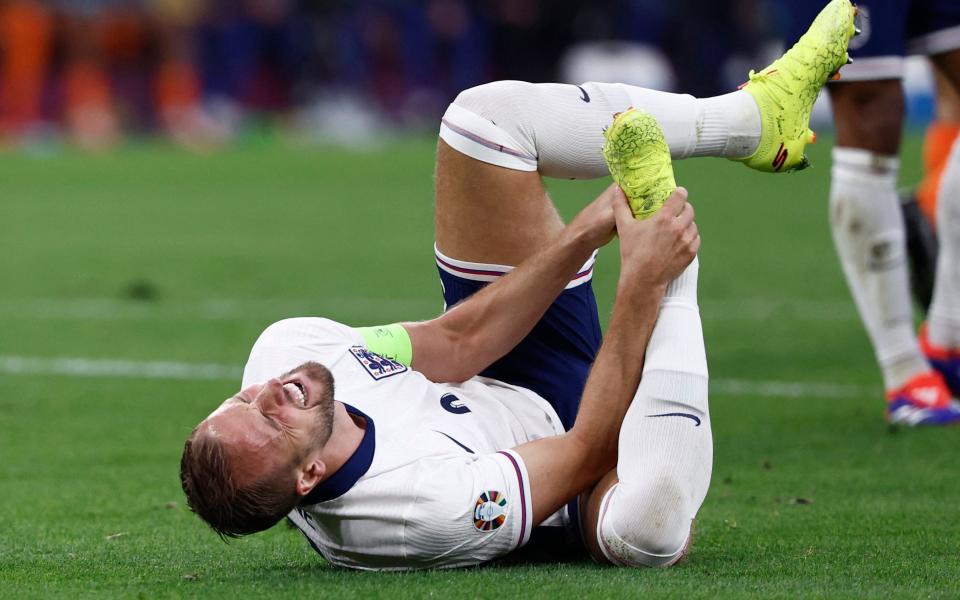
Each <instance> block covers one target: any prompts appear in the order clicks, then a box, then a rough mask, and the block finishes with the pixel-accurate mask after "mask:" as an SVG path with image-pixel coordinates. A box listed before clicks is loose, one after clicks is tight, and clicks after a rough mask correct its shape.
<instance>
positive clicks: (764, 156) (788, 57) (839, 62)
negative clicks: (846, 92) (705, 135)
mask: <svg viewBox="0 0 960 600" xmlns="http://www.w3.org/2000/svg"><path fill="white" fill-rule="evenodd" d="M856 12H857V9H856V7H855V6H854V5H853V4H851V3H850V0H833V1H832V2H830V4H828V5H827V6H826V7H825V8H824V9H823V10H822V11H820V14H819V15H817V18H816V19H815V20H814V21H813V24H812V25H810V29H808V30H807V32H806V33H805V34H803V37H801V38H800V40H799V41H798V42H797V43H796V44H794V46H793V48H790V49H789V50H787V52H786V53H785V54H784V55H783V56H781V57H780V58H778V59H777V60H775V61H774V62H773V63H772V64H771V65H770V66H768V67H767V68H765V69H763V70H762V71H760V72H759V73H757V72H755V71H750V80H749V81H748V82H747V83H745V84H743V85H742V86H741V87H740V89H742V90H743V91H745V92H747V93H748V94H750V95H751V96H753V98H754V100H756V102H757V106H758V107H759V108H760V120H761V123H762V125H763V129H762V131H761V134H760V143H759V145H758V146H757V150H756V152H754V153H753V154H752V155H750V156H748V157H746V158H738V159H734V160H738V161H740V162H743V163H745V164H746V165H747V166H748V167H750V168H751V169H756V170H758V171H766V172H770V173H777V172H785V171H797V170H800V169H805V168H807V167H808V166H810V161H809V159H808V158H807V156H806V155H805V154H804V153H803V149H804V148H805V147H806V145H807V144H809V143H812V142H813V141H814V140H816V135H814V133H813V131H812V130H811V129H810V112H811V111H812V110H813V103H814V102H815V101H816V100H817V96H818V95H819V94H820V90H821V89H822V88H823V86H824V85H825V84H826V83H827V81H828V80H830V79H831V78H835V77H839V71H840V67H842V66H844V65H845V64H847V63H848V62H851V61H850V57H849V56H848V54H847V44H848V43H849V41H850V38H851V37H853V36H854V34H855V33H856V32H857V29H856V27H855V26H854V16H855V15H856Z"/></svg>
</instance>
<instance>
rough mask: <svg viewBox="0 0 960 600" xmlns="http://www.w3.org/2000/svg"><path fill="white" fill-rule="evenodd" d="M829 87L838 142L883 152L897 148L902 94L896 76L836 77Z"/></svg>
mask: <svg viewBox="0 0 960 600" xmlns="http://www.w3.org/2000/svg"><path fill="white" fill-rule="evenodd" d="M829 90H830V100H831V103H832V106H833V118H834V122H835V125H836V129H837V145H838V146H843V147H845V148H860V149H863V150H869V151H870V152H875V153H877V154H884V155H896V154H897V153H898V152H899V151H900V137H901V129H902V127H903V115H904V98H903V85H902V84H901V81H900V80H899V79H882V80H877V81H851V82H843V81H840V82H837V83H834V84H831V85H830V87H829Z"/></svg>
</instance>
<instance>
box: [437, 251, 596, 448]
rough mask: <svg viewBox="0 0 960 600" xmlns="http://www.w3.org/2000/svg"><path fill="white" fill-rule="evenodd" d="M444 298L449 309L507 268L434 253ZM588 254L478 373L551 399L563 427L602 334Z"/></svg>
mask: <svg viewBox="0 0 960 600" xmlns="http://www.w3.org/2000/svg"><path fill="white" fill-rule="evenodd" d="M436 256H437V268H438V270H439V271H440V283H441V285H442V286H443V300H444V302H445V303H446V306H448V307H450V306H453V305H454V304H456V303H458V302H460V301H461V300H463V299H464V298H467V297H469V296H471V295H473V294H474V293H475V292H477V291H478V290H480V289H482V288H483V287H484V286H486V285H487V284H489V283H490V282H491V281H495V280H496V279H497V278H499V277H501V276H503V275H504V274H506V273H508V272H509V271H510V270H511V267H506V266H501V265H486V264H477V263H467V262H463V261H458V260H453V259H450V258H447V257H446V256H443V255H442V254H440V252H439V251H437V253H436ZM593 261H594V259H593V258H591V259H590V260H589V261H588V262H587V264H585V265H584V267H583V269H581V272H580V273H579V274H578V275H577V276H576V278H575V279H574V280H573V281H572V282H571V283H570V285H569V286H568V287H567V289H566V290H564V292H563V293H562V294H560V296H559V297H558V298H557V299H556V300H555V301H554V302H553V304H552V305H551V306H550V308H549V309H548V310H547V313H546V314H545V315H544V316H543V318H542V319H540V321H539V322H538V323H537V325H536V326H535V327H534V328H533V331H531V332H530V333H529V334H528V335H527V337H525V338H524V339H523V341H521V342H520V343H519V344H517V346H516V347H515V348H514V349H513V350H511V351H510V352H509V353H508V354H507V355H506V356H504V357H503V358H501V359H500V360H498V361H497V362H495V363H493V364H492V365H490V366H489V367H488V368H487V369H486V370H484V371H483V372H482V373H480V374H481V375H483V376H484V377H490V378H492V379H497V380H500V381H503V382H504V383H509V384H511V385H517V386H520V387H524V388H527V389H528V390H532V391H534V392H536V393H537V394H538V395H539V396H540V397H542V398H543V399H544V400H546V401H547V402H549V403H550V405H551V406H553V408H554V410H556V411H557V414H558V415H559V416H560V420H561V422H562V423H563V426H564V428H565V429H567V430H569V429H570V428H571V427H573V422H574V420H575V419H576V417H577V409H578V408H579V407H580V396H581V395H582V394H583V388H584V386H585V385H586V383H587V375H588V374H589V373H590V366H591V365H592V364H593V361H594V359H595V358H596V356H597V351H599V350H600V342H601V340H602V334H601V332H600V318H599V316H598V314H597V300H596V298H595V297H594V295H593V287H592V286H591V285H590V280H591V278H592V275H593Z"/></svg>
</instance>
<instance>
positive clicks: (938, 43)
mask: <svg viewBox="0 0 960 600" xmlns="http://www.w3.org/2000/svg"><path fill="white" fill-rule="evenodd" d="M907 48H908V50H909V52H910V54H925V55H927V56H930V55H933V54H941V53H943V52H949V51H950V50H956V49H958V48H960V25H956V26H954V27H948V28H946V29H941V30H939V31H933V32H931V33H925V34H923V35H920V36H917V37H915V38H912V39H911V40H910V41H909V42H908V43H907Z"/></svg>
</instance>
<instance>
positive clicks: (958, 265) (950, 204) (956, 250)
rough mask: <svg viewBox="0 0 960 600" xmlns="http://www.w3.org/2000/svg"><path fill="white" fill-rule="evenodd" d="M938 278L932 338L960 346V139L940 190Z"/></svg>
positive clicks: (929, 322) (939, 343) (938, 342)
mask: <svg viewBox="0 0 960 600" xmlns="http://www.w3.org/2000/svg"><path fill="white" fill-rule="evenodd" d="M937 235H938V237H939V240H940V254H939V256H938V257H937V279H936V282H935V283H934V286H933V303H932V304H931V305H930V314H929V316H928V318H927V327H928V329H927V331H928V333H929V336H930V341H931V342H933V343H934V344H935V345H937V346H940V347H944V348H960V141H957V142H954V144H953V149H952V150H951V151H950V158H949V159H948V161H947V167H946V169H945V170H944V172H943V178H942V179H941V180H940V190H939V192H938V193H937Z"/></svg>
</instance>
